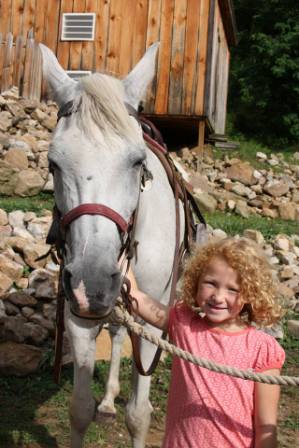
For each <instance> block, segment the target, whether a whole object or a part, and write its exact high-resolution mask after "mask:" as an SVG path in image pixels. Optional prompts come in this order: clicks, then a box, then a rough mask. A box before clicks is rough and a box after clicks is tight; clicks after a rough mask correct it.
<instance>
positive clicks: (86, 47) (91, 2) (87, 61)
mask: <svg viewBox="0 0 299 448" xmlns="http://www.w3.org/2000/svg"><path fill="white" fill-rule="evenodd" d="M97 6H98V2H97V0H86V4H85V12H94V13H96V12H97ZM95 26H96V27H97V26H98V23H97V21H96V24H95ZM81 68H82V70H92V71H95V41H92V42H91V41H88V42H83V43H82V57H81Z"/></svg>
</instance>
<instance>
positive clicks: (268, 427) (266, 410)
mask: <svg viewBox="0 0 299 448" xmlns="http://www.w3.org/2000/svg"><path fill="white" fill-rule="evenodd" d="M263 373H264V374H265V375H279V373H280V370H279V369H271V370H267V371H266V372H263ZM279 394H280V387H279V386H277V385H272V384H271V385H270V384H263V383H255V393H254V408H255V412H254V429H255V444H254V448H277V409H278V401H279Z"/></svg>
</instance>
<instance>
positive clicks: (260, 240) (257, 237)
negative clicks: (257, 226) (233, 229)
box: [243, 229, 265, 246]
mask: <svg viewBox="0 0 299 448" xmlns="http://www.w3.org/2000/svg"><path fill="white" fill-rule="evenodd" d="M243 236H244V237H245V238H248V239H250V240H252V241H255V242H256V243H257V244H258V245H260V246H262V245H263V244H264V242H265V239H264V235H263V234H262V233H261V232H260V231H259V230H253V229H246V230H244V232H243Z"/></svg>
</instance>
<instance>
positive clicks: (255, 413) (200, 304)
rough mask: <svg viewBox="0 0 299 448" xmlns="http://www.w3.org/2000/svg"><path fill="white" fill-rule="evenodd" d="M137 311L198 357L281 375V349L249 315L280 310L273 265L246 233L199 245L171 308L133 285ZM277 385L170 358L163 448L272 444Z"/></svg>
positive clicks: (265, 319) (265, 317)
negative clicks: (271, 265)
mask: <svg viewBox="0 0 299 448" xmlns="http://www.w3.org/2000/svg"><path fill="white" fill-rule="evenodd" d="M129 279H130V280H131V286H132V289H131V294H132V297H133V298H134V299H135V300H133V309H134V311H135V312H136V313H137V314H138V315H139V316H140V317H142V318H143V319H144V320H146V321H147V322H149V323H150V324H152V325H154V326H156V327H158V328H160V329H163V330H165V329H167V330H168V332H169V338H170V340H171V342H172V343H174V344H175V345H177V346H178V347H180V348H182V349H184V350H188V351H190V352H191V353H193V354H194V355H195V356H197V357H202V358H206V359H210V360H213V361H214V362H216V363H219V364H225V365H227V366H234V367H237V368H240V369H252V370H254V371H255V372H264V373H267V374H269V375H278V374H279V373H280V369H281V367H282V365H283V362H284V359H285V354H284V351H283V349H282V348H281V347H280V345H279V344H278V343H277V342H276V340H275V339H274V338H273V337H271V336H269V335H267V334H266V333H264V332H262V331H259V330H257V329H256V328H255V327H254V326H252V325H251V323H255V324H258V325H259V324H262V325H268V324H272V323H274V322H276V321H277V320H278V319H279V317H280V316H281V309H280V307H279V305H278V304H276V303H275V300H274V299H275V288H274V282H273V279H272V274H271V269H270V266H269V264H268V262H267V261H266V259H265V257H264V256H263V255H262V253H261V252H260V250H259V248H258V247H257V246H256V245H255V244H254V243H253V242H251V241H249V240H246V239H244V238H242V239H239V240H235V239H233V238H227V239H225V240H221V241H216V242H210V243H208V244H207V245H205V246H201V247H199V248H198V249H197V251H196V252H195V254H194V255H193V257H192V258H191V259H190V260H189V262H188V264H187V266H186V268H185V272H184V276H183V288H182V297H181V300H180V301H179V302H177V303H176V305H175V306H173V307H172V308H169V307H167V306H165V305H163V304H161V303H158V302H157V301H155V300H154V299H153V298H151V297H149V296H148V295H147V294H145V293H143V292H141V291H139V290H138V288H137V285H136V281H135V279H134V276H133V274H132V272H130V273H129ZM278 400H279V386H276V385H266V384H262V383H254V382H252V381H245V380H242V379H238V378H234V377H230V376H226V375H224V374H219V373H216V372H211V371H209V370H207V369H204V368H200V367H198V366H195V365H194V364H191V363H189V362H187V361H184V360H182V359H180V358H176V357H175V358H174V359H173V365H172V379H171V385H170V391H169V397H168V409H167V419H166V432H165V437H164V442H163V448H204V447H206V448H243V447H244V448H253V447H254V448H275V447H276V443H277V438H276V425H277V408H278Z"/></svg>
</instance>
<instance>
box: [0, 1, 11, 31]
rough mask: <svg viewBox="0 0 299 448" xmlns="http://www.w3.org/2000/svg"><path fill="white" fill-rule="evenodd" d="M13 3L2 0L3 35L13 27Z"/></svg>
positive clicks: (0, 13) (1, 20)
mask: <svg viewBox="0 0 299 448" xmlns="http://www.w3.org/2000/svg"><path fill="white" fill-rule="evenodd" d="M11 8H12V5H11V1H7V0H0V30H1V32H2V33H3V36H6V34H7V33H8V32H9V31H10V30H11V28H12V9H11Z"/></svg>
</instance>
